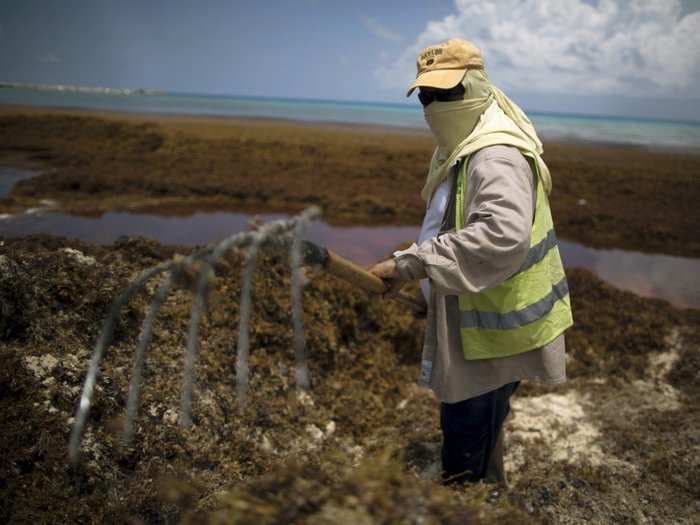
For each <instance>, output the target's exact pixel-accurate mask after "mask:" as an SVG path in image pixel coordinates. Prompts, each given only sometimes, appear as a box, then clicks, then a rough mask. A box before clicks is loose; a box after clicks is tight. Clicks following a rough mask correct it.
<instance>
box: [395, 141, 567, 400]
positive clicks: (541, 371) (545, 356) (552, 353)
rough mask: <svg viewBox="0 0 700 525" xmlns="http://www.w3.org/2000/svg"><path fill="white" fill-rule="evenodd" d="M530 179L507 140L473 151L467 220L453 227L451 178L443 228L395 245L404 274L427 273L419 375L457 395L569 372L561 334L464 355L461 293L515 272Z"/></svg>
mask: <svg viewBox="0 0 700 525" xmlns="http://www.w3.org/2000/svg"><path fill="white" fill-rule="evenodd" d="M535 183H536V181H535V180H534V176H533V172H532V169H531V168H530V165H529V164H528V162H527V160H526V159H525V157H523V155H522V154H521V153H520V152H519V151H518V150H517V148H514V147H510V146H490V147H487V148H484V149H482V150H479V151H477V152H476V153H474V154H473V155H472V156H471V157H470V159H469V164H468V166H467V187H466V194H465V202H464V217H465V227H464V228H462V229H461V230H459V231H450V230H454V202H455V186H454V184H453V186H452V191H451V195H450V199H449V204H448V206H447V210H446V211H445V216H444V218H443V221H442V228H441V233H440V234H439V235H438V236H437V237H435V238H433V239H429V240H426V241H424V242H423V243H421V244H420V245H416V244H415V243H414V244H413V245H411V246H410V247H409V248H408V249H406V250H402V251H398V252H395V254H394V257H395V261H396V264H397V270H398V272H399V274H401V276H402V277H404V278H406V279H422V278H425V277H428V278H429V279H430V284H431V287H430V289H431V293H430V298H429V301H428V314H427V328H426V334H425V342H424V345H423V357H422V366H421V383H423V384H424V385H426V386H429V387H430V388H431V389H432V390H433V391H434V392H435V395H436V396H437V398H438V399H439V400H440V401H442V402H446V403H455V402H458V401H462V400H464V399H469V398H471V397H475V396H478V395H480V394H483V393H485V392H488V391H490V390H494V389H496V388H498V387H500V386H502V385H504V384H506V383H510V382H512V381H519V380H524V379H527V380H539V381H544V382H548V383H561V382H563V381H565V380H566V371H565V353H564V346H565V345H564V335H563V334H562V335H561V336H559V337H558V338H556V339H555V340H554V341H552V342H551V343H549V344H547V345H546V346H544V347H542V348H538V349H535V350H531V351H529V352H525V353H522V354H517V355H514V356H510V357H502V358H494V359H481V360H470V361H467V360H466V359H464V356H463V354H462V343H461V335H460V329H459V305H458V295H459V294H462V293H465V292H479V291H481V290H484V289H487V288H490V287H493V286H495V285H497V284H499V283H500V282H502V281H504V280H505V279H507V278H508V277H510V276H511V275H513V274H514V273H515V272H516V271H517V270H518V268H519V267H520V265H521V264H522V262H523V260H524V259H525V256H526V254H527V252H528V249H529V247H530V233H531V231H532V220H533V217H534V205H535V189H536V188H535Z"/></svg>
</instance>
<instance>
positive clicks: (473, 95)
mask: <svg viewBox="0 0 700 525" xmlns="http://www.w3.org/2000/svg"><path fill="white" fill-rule="evenodd" d="M462 85H463V86H464V99H463V100H455V101H451V102H440V101H437V100H436V101H434V102H432V103H430V104H428V106H427V107H425V108H424V109H423V114H424V115H425V121H426V122H427V123H428V127H430V131H432V132H433V136H434V137H435V141H436V142H437V144H438V147H439V148H440V156H441V157H448V156H449V155H450V153H452V151H453V150H454V149H455V147H456V146H457V145H458V144H460V143H461V142H462V141H463V140H464V139H466V138H467V137H468V136H469V134H470V133H471V132H472V130H473V129H474V127H475V126H476V123H477V122H478V121H479V117H480V116H481V114H482V113H483V112H484V111H485V110H486V108H487V107H488V106H489V104H490V103H491V101H492V100H493V98H492V97H493V95H492V93H491V83H490V82H489V80H488V77H487V76H486V73H485V72H484V71H481V70H473V69H471V70H469V71H467V72H466V74H465V75H464V77H463V78H462Z"/></svg>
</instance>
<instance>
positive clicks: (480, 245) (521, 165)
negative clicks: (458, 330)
mask: <svg viewBox="0 0 700 525" xmlns="http://www.w3.org/2000/svg"><path fill="white" fill-rule="evenodd" d="M468 170H469V173H468V177H467V188H466V190H467V191H466V196H465V210H464V217H465V226H464V228H462V229H460V230H459V231H454V232H447V233H443V234H442V235H440V236H438V237H436V238H433V239H429V240H427V241H425V242H423V243H422V244H420V245H416V244H413V245H412V246H411V247H410V248H408V249H407V250H403V251H401V252H396V253H395V260H396V264H397V269H398V272H399V274H400V275H401V277H403V278H406V279H421V278H424V277H429V278H430V281H431V284H432V285H433V286H435V287H436V289H437V291H438V292H440V293H441V294H443V295H458V294H462V293H466V292H479V291H481V290H484V289H487V288H491V287H493V286H496V285H497V284H499V283H501V282H503V281H504V280H506V279H507V278H508V277H510V276H511V275H513V274H514V273H515V272H516V271H517V270H518V268H519V267H520V265H521V264H522V262H523V261H524V259H525V256H526V255H527V252H528V249H529V246H530V234H531V231H532V219H533V216H534V198H533V195H534V191H533V188H534V186H533V185H534V181H533V175H532V170H531V169H530V166H529V164H528V163H527V161H526V160H525V158H524V157H523V156H522V154H521V153H520V152H519V151H518V150H517V149H515V148H512V147H507V146H495V147H490V148H486V149H484V150H481V151H480V152H478V153H477V154H475V155H474V156H473V157H472V162H470V164H469V166H468Z"/></svg>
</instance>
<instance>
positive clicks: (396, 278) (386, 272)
mask: <svg viewBox="0 0 700 525" xmlns="http://www.w3.org/2000/svg"><path fill="white" fill-rule="evenodd" d="M369 272H370V273H372V274H374V275H376V276H377V277H379V278H380V279H381V280H382V281H384V284H386V286H387V290H386V291H385V292H384V293H383V294H382V297H392V296H394V295H396V294H398V293H399V290H400V289H401V288H402V287H403V285H404V284H406V281H404V280H403V279H402V278H401V276H400V275H399V272H398V271H397V270H396V262H395V261H394V259H387V260H386V261H382V262H379V263H377V264H375V265H374V266H372V267H371V268H370V269H369Z"/></svg>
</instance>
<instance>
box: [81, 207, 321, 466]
mask: <svg viewBox="0 0 700 525" xmlns="http://www.w3.org/2000/svg"><path fill="white" fill-rule="evenodd" d="M320 213H321V210H320V209H319V208H318V207H317V206H312V207H310V208H307V209H306V210H304V211H303V212H302V213H301V214H299V215H298V216H297V217H295V218H292V219H286V220H279V221H275V222H273V223H268V224H266V225H265V226H263V228H265V230H266V231H267V232H269V235H276V234H284V233H286V232H288V231H289V230H290V229H292V228H293V227H294V226H295V225H296V224H297V222H298V221H299V220H306V221H310V220H313V219H315V218H317V217H319V216H320ZM256 233H257V232H242V233H238V234H236V235H232V236H230V237H228V238H226V239H224V240H223V241H220V242H219V243H217V244H214V245H209V246H207V247H205V248H204V249H202V250H199V251H197V252H196V253H194V254H192V255H190V256H188V257H185V258H184V259H181V260H175V261H166V262H163V263H161V264H158V265H156V266H153V267H151V268H148V269H146V270H144V271H143V272H141V274H140V275H139V277H138V278H137V279H136V280H135V281H133V282H132V283H131V284H130V285H129V286H128V287H127V288H126V290H124V291H123V292H122V293H121V294H120V295H119V296H118V297H117V298H116V299H115V300H114V302H113V303H112V306H111V308H110V311H109V314H108V315H107V317H106V318H105V320H104V321H103V324H102V330H101V332H100V336H99V338H98V340H97V342H96V343H95V347H94V349H93V352H92V356H91V357H90V363H89V365H88V372H87V375H86V377H85V382H84V384H83V389H82V392H81V396H80V403H79V405H78V408H77V410H76V415H75V422H74V424H73V428H72V429H71V435H70V440H69V446H68V455H69V458H70V460H71V462H73V463H75V462H76V461H77V460H78V453H79V451H80V445H81V442H82V436H83V431H84V429H85V424H86V422H87V416H88V414H89V411H90V407H91V404H92V396H93V395H94V391H95V386H96V383H97V377H98V375H99V371H100V364H101V362H102V359H103V357H104V353H105V350H106V349H107V348H108V347H109V345H110V343H111V342H112V337H113V335H114V326H115V324H116V321H117V319H118V318H119V314H120V312H121V309H122V308H123V307H124V305H126V304H127V303H128V302H129V300H130V299H131V298H132V297H133V296H134V295H135V294H136V293H137V292H138V291H139V290H141V289H142V288H143V287H144V286H145V284H146V283H147V282H148V281H149V280H150V279H152V278H153V277H155V276H157V275H159V274H161V273H164V272H171V271H172V270H173V269H174V268H176V267H187V266H189V265H191V264H192V263H193V262H194V261H196V260H198V259H206V263H207V264H205V267H204V269H203V270H202V272H203V273H202V275H200V281H199V282H198V290H200V289H201V290H203V292H204V293H206V287H207V283H208V281H209V278H210V275H211V272H213V269H212V265H213V264H214V263H215V262H216V261H217V260H218V258H220V257H221V255H223V254H224V253H225V252H226V251H228V250H230V249H232V248H234V247H245V246H248V245H249V244H251V242H254V241H255V239H256V238H257V236H256ZM261 242H262V241H261ZM208 254H210V255H208ZM170 277H172V274H171V275H170ZM171 284H172V283H171ZM200 285H201V287H200ZM162 286H163V285H161V287H162ZM159 291H162V293H163V301H164V300H165V296H167V291H164V290H162V288H159ZM156 294H157V295H158V292H156ZM203 306H204V296H203V294H197V297H195V302H194V306H193V309H194V308H198V311H199V313H197V315H196V316H195V317H196V319H195V320H196V321H197V323H195V324H196V325H197V326H198V325H199V319H200V318H201V310H202V308H203ZM158 308H159V307H158ZM157 311H158V309H157V308H156V309H155V310H154V308H153V306H152V307H151V312H153V316H152V317H153V318H152V319H151V321H150V323H151V324H152V322H153V320H154V319H155V317H156V314H157ZM149 313H150V312H149ZM191 321H192V319H191ZM192 324H193V323H190V328H191V329H190V335H191V334H192V332H193V330H192ZM145 328H146V327H145V326H142V337H141V340H142V341H143V342H144V343H145V345H144V348H143V352H145V348H146V346H147V343H148V341H147V340H146V339H147V338H144V337H143V331H144V329H145ZM148 330H149V331H150V330H152V327H150V325H149V328H148ZM195 334H198V329H197V330H196V331H195ZM148 339H150V335H149V337H148ZM192 339H193V338H191V337H190V340H192ZM196 350H197V348H196V345H191V344H188V355H189V356H190V357H188V358H186V360H187V359H190V360H191V363H192V366H191V370H190V372H189V377H190V378H191V380H190V387H189V397H187V392H183V405H184V406H186V407H189V406H191V390H192V385H193V383H194V379H193V375H194V359H193V357H194V358H196ZM137 360H138V352H137ZM140 373H141V369H140V368H139V375H140ZM187 375H188V373H187V370H186V376H187ZM140 379H141V378H140V377H139V378H138V380H137V381H138V382H139V384H140ZM187 381H188V380H187V377H186V383H187ZM132 388H134V389H135V394H134V396H135V400H134V401H132V406H135V405H134V403H136V401H137V399H138V390H139V387H133V386H130V398H131V390H132ZM132 413H133V416H132V417H135V413H136V412H135V408H132ZM187 413H189V411H188V412H187ZM181 420H182V418H181ZM127 423H129V417H128V407H127ZM131 425H132V428H133V419H132V420H131Z"/></svg>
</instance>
